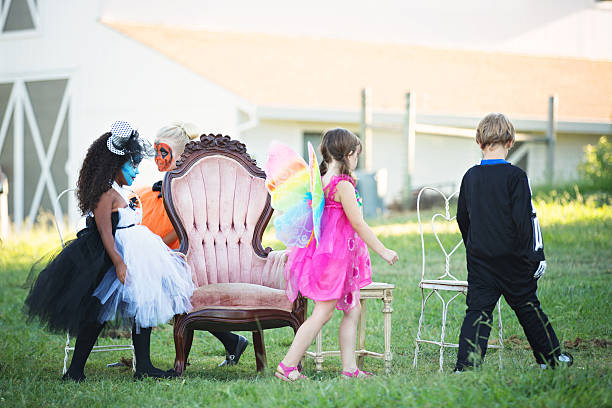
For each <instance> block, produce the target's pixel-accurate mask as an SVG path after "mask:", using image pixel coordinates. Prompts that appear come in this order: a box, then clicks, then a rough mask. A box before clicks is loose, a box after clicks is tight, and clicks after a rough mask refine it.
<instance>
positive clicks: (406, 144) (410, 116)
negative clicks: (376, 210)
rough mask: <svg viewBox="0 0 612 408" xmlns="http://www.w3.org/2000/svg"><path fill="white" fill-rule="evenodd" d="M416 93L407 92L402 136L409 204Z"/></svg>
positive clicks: (413, 153)
mask: <svg viewBox="0 0 612 408" xmlns="http://www.w3.org/2000/svg"><path fill="white" fill-rule="evenodd" d="M415 107H416V105H415V94H414V93H412V92H407V93H406V112H405V113H404V131H403V138H402V147H403V149H402V152H401V153H402V160H401V166H402V181H403V186H402V187H403V189H402V190H403V199H404V203H405V204H407V203H408V202H409V201H410V194H412V183H413V177H414V160H415V139H416V138H415V135H416V132H415V127H416V109H415Z"/></svg>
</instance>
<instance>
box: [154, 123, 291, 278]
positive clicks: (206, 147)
mask: <svg viewBox="0 0 612 408" xmlns="http://www.w3.org/2000/svg"><path fill="white" fill-rule="evenodd" d="M264 181H265V173H264V172H263V171H262V170H261V169H259V168H258V167H257V165H256V164H255V161H254V160H253V159H251V158H250V157H249V155H248V154H247V153H246V147H245V146H244V144H242V143H240V142H238V141H235V140H232V139H230V138H229V137H228V136H221V135H202V137H201V140H200V141H197V142H190V143H188V144H187V146H186V148H185V152H184V153H183V156H181V160H179V161H178V162H177V167H176V169H175V170H173V171H171V172H168V173H167V174H166V177H165V180H164V184H163V186H164V193H163V194H164V202H165V205H166V210H167V213H168V215H169V216H170V220H171V221H172V223H173V225H174V228H175V230H176V231H177V234H178V236H179V239H180V241H181V245H180V248H179V251H181V252H183V253H184V254H185V255H186V256H187V260H188V262H189V264H190V266H191V268H192V275H193V281H194V283H195V284H196V285H197V286H198V287H201V286H203V285H209V284H216V283H251V284H257V285H263V286H268V287H272V288H276V289H283V288H284V286H283V282H282V281H279V276H278V273H276V274H274V273H272V272H271V270H272V269H274V268H271V267H270V263H269V262H266V257H267V255H268V253H269V252H270V248H267V249H265V250H264V249H263V247H262V245H261V236H262V234H263V231H264V229H265V227H266V225H267V223H268V221H269V219H270V217H271V215H272V208H271V206H270V196H269V194H268V192H267V190H266V188H265V185H264Z"/></svg>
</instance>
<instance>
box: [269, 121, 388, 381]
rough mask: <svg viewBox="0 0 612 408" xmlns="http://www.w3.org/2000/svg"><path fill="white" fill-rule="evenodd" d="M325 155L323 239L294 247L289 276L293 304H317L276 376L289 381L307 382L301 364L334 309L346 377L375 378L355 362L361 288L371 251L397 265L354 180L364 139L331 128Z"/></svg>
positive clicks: (287, 268) (367, 280) (323, 150)
mask: <svg viewBox="0 0 612 408" xmlns="http://www.w3.org/2000/svg"><path fill="white" fill-rule="evenodd" d="M320 150H321V155H322V157H323V163H321V176H322V185H323V186H324V187H323V192H324V194H325V207H324V210H323V215H322V219H321V238H320V240H319V242H317V243H316V245H315V244H314V242H311V243H310V244H309V245H307V246H306V247H304V248H300V247H297V246H296V247H290V248H289V259H288V261H287V265H286V266H285V271H284V272H285V279H286V281H287V296H288V297H289V299H290V300H291V301H293V300H295V298H296V297H297V294H298V292H300V293H301V294H302V295H303V296H306V297H308V298H310V299H312V300H314V302H315V307H314V310H313V312H312V315H311V316H310V317H309V318H308V319H306V321H305V322H304V323H303V324H302V326H300V328H299V330H298V331H297V333H296V335H295V338H294V339H293V343H292V344H291V347H289V351H288V352H287V354H286V355H285V357H284V358H283V360H282V361H281V362H280V363H279V365H278V367H277V369H276V372H275V375H276V377H278V378H280V379H282V380H284V381H296V380H298V379H303V378H306V377H305V376H304V375H302V374H301V373H300V372H299V371H298V369H297V365H298V363H299V362H300V360H301V359H302V357H303V356H304V353H305V352H306V349H307V348H308V346H310V344H312V342H313V340H314V338H315V336H316V335H317V333H318V332H319V331H320V330H321V328H322V327H323V325H324V324H325V323H327V322H328V321H329V319H330V318H331V317H332V314H333V312H334V308H336V309H338V310H342V311H343V312H344V316H343V318H342V322H341V323H340V331H339V342H340V353H341V356H342V376H343V377H345V378H355V377H368V376H371V375H372V373H368V372H366V371H361V370H359V369H358V368H357V362H356V361H355V341H356V337H357V323H358V320H359V315H360V313H361V303H360V300H359V289H360V288H362V287H364V286H367V285H369V284H370V283H371V282H372V278H371V275H372V268H371V266H370V255H369V253H368V248H367V246H369V247H370V248H372V250H373V251H374V252H376V253H377V254H378V255H380V256H381V257H382V258H383V259H384V260H385V261H386V262H387V263H389V265H393V264H394V263H395V262H396V261H397V260H398V257H397V254H396V253H395V251H393V250H391V249H388V248H386V247H385V246H384V245H383V244H382V243H381V242H380V241H379V240H378V238H377V237H376V235H374V232H373V231H372V229H371V228H370V227H369V226H368V224H366V222H365V221H364V220H363V216H362V214H361V209H360V208H359V207H360V200H359V199H358V195H357V192H356V190H355V180H354V178H353V177H352V171H353V170H354V169H355V167H356V166H357V159H358V157H359V153H361V143H360V141H359V138H358V137H357V136H355V135H354V134H353V133H351V132H350V131H348V130H346V129H342V128H337V129H332V130H329V131H327V132H326V133H325V134H324V135H323V140H322V141H321V146H320ZM313 240H314V238H313ZM366 244H367V246H366Z"/></svg>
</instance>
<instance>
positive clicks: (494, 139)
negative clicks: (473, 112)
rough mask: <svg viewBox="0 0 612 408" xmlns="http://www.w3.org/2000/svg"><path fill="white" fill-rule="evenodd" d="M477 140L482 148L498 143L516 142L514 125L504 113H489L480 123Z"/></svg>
mask: <svg viewBox="0 0 612 408" xmlns="http://www.w3.org/2000/svg"><path fill="white" fill-rule="evenodd" d="M476 142H477V143H478V144H479V145H480V148H481V149H484V148H485V147H487V146H490V145H494V144H497V143H500V144H502V145H505V144H507V143H508V142H512V143H514V126H513V125H512V122H510V121H509V120H508V118H507V117H506V116H505V115H504V114H502V113H489V114H488V115H487V116H485V117H484V119H483V120H481V121H480V123H479V124H478V128H477V129H476Z"/></svg>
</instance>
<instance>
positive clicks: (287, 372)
mask: <svg viewBox="0 0 612 408" xmlns="http://www.w3.org/2000/svg"><path fill="white" fill-rule="evenodd" d="M279 368H280V370H282V372H281V371H280V370H279ZM294 371H295V372H297V373H298V374H297V375H293V376H291V373H293V372H294ZM274 375H275V376H276V378H280V379H281V380H283V381H290V382H294V381H297V380H305V379H307V378H308V377H306V376H305V375H304V374H302V373H300V372H299V371H298V368H297V367H286V366H285V365H284V364H283V362H282V361H281V362H280V363H278V367H277V368H276V372H275V373H274Z"/></svg>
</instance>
